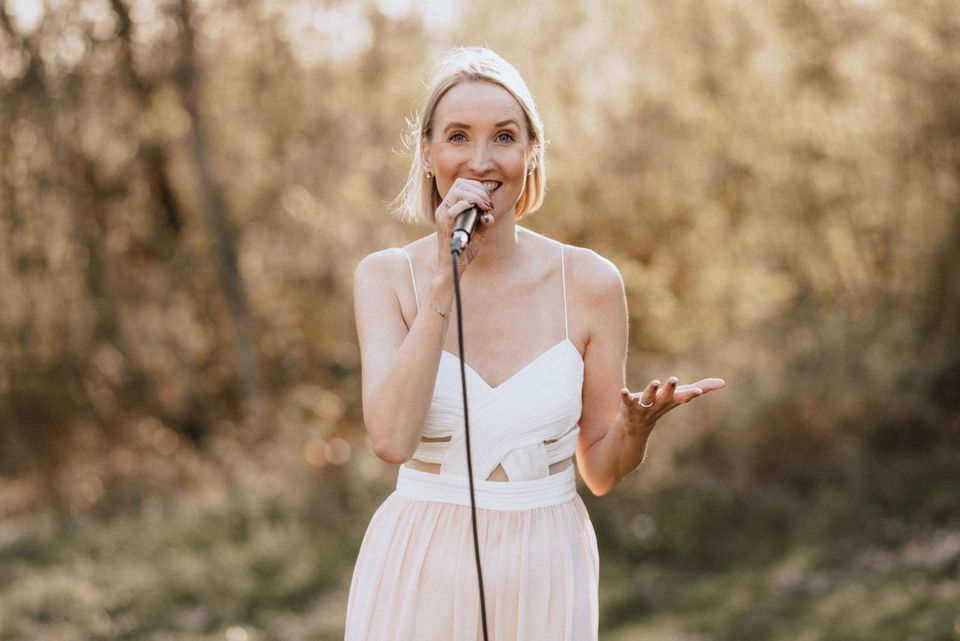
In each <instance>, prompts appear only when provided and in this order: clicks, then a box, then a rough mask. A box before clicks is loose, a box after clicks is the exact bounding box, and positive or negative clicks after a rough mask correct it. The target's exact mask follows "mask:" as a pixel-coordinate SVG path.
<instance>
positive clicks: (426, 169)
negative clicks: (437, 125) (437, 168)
mask: <svg viewBox="0 0 960 641" xmlns="http://www.w3.org/2000/svg"><path fill="white" fill-rule="evenodd" d="M420 161H421V162H422V163H423V173H425V174H430V173H431V171H430V144H429V143H428V142H427V141H426V140H423V141H421V142H420Z"/></svg>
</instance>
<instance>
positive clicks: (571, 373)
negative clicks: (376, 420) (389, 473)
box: [404, 246, 583, 481]
mask: <svg viewBox="0 0 960 641" xmlns="http://www.w3.org/2000/svg"><path fill="white" fill-rule="evenodd" d="M404 253H405V254H406V252H404ZM560 256H561V258H560V265H561V281H562V284H563V315H564V331H565V333H566V334H567V336H566V337H565V338H564V339H563V340H561V341H559V342H558V343H555V344H554V345H553V346H552V347H550V348H549V349H547V350H546V351H544V352H542V353H541V354H540V355H538V356H537V357H536V358H534V359H533V360H532V361H530V362H529V363H527V364H526V365H524V366H523V367H521V368H520V369H519V370H517V371H516V372H515V373H514V374H513V375H512V376H510V378H508V379H507V380H505V381H503V382H502V383H500V384H499V385H497V386H496V387H492V386H490V385H489V384H488V383H487V382H486V381H485V380H484V379H483V378H482V377H481V376H480V375H479V374H478V373H477V372H476V371H475V370H474V369H473V368H472V367H470V365H469V364H465V370H466V376H467V398H468V400H469V403H470V441H471V452H472V455H473V472H474V477H475V478H479V479H486V478H487V477H488V476H489V475H490V473H491V472H493V471H494V469H496V467H497V466H498V465H501V466H502V467H503V470H504V472H506V474H507V478H508V479H509V480H511V481H525V480H534V479H539V478H544V477H546V476H548V475H549V473H550V472H549V467H550V465H551V464H553V463H556V462H559V461H562V460H564V459H567V458H569V457H571V456H572V455H573V453H574V451H575V449H576V443H577V435H578V434H579V432H580V428H579V427H578V426H577V421H578V420H579V419H580V413H581V409H582V390H583V358H582V357H581V356H580V352H579V351H578V350H577V348H576V346H575V345H574V344H573V343H572V342H571V341H570V338H569V328H568V323H567V313H566V311H567V310H566V307H567V305H566V271H565V268H564V261H563V248H562V246H561V254H560ZM407 260H408V261H410V256H409V254H408V255H407ZM410 274H411V278H413V279H414V292H416V279H415V277H414V275H413V274H414V272H413V263H412V262H410ZM417 309H418V311H419V309H420V302H419V297H418V296H417ZM423 437H424V438H425V439H428V440H426V441H423V442H421V443H420V446H419V447H418V448H417V451H416V452H415V453H414V455H413V458H415V459H417V460H419V461H423V462H425V463H439V464H440V474H449V475H454V476H462V477H466V476H467V458H466V443H465V439H464V431H463V398H462V396H461V386H460V359H459V357H457V356H456V355H454V354H451V353H450V352H447V351H444V352H443V353H442V354H441V358H440V365H439V369H438V371H437V379H436V383H435V384H434V389H433V398H432V400H431V403H430V408H429V410H428V413H427V418H426V425H425V427H424V432H423ZM445 438H448V439H449V440H437V439H445Z"/></svg>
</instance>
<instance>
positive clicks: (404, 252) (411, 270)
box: [400, 247, 566, 314]
mask: <svg viewBox="0 0 960 641" xmlns="http://www.w3.org/2000/svg"><path fill="white" fill-rule="evenodd" d="M400 251H402V252H403V255H404V256H406V257H407V265H409V266H410V281H411V282H412V283H413V299H414V300H415V301H417V313H418V314H419V313H420V294H418V293H417V277H416V276H414V275H413V260H412V259H411V258H410V254H408V253H407V250H406V249H404V248H403V247H401V248H400ZM564 296H566V293H564ZM564 305H566V303H564Z"/></svg>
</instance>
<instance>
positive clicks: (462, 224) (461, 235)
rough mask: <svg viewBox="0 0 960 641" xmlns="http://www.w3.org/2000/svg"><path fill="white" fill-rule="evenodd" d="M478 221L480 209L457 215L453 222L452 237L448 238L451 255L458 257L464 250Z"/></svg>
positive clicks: (472, 209) (472, 208)
mask: <svg viewBox="0 0 960 641" xmlns="http://www.w3.org/2000/svg"><path fill="white" fill-rule="evenodd" d="M479 221H480V208H479V207H476V206H474V207H471V208H470V209H468V210H466V211H464V212H461V213H459V214H457V218H456V220H454V221H453V235H452V236H451V237H450V252H451V253H453V254H457V255H459V254H460V253H461V252H462V251H463V250H464V249H465V248H466V246H467V243H469V242H470V237H471V236H473V230H474V229H476V228H477V223H478V222H479Z"/></svg>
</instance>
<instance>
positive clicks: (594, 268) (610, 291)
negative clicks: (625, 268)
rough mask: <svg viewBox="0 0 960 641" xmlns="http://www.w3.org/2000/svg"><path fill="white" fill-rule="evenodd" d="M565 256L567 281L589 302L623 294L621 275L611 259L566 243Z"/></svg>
mask: <svg viewBox="0 0 960 641" xmlns="http://www.w3.org/2000/svg"><path fill="white" fill-rule="evenodd" d="M565 256H566V264H567V279H568V282H569V283H570V286H571V289H573V290H575V291H576V292H578V293H579V294H580V296H582V297H583V298H585V299H587V300H590V301H591V302H600V301H602V300H609V299H610V297H611V296H614V297H617V298H619V297H622V296H623V292H624V287H623V277H622V276H621V275H620V270H619V269H617V266H616V265H614V264H613V262H612V261H610V260H609V259H607V258H604V257H603V256H601V255H600V254H598V253H597V252H595V251H593V250H592V249H587V248H585V247H577V246H575V245H567V247H566V254H565Z"/></svg>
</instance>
